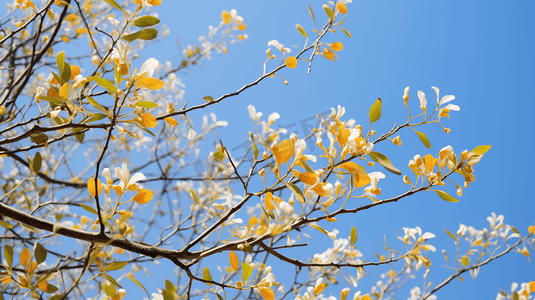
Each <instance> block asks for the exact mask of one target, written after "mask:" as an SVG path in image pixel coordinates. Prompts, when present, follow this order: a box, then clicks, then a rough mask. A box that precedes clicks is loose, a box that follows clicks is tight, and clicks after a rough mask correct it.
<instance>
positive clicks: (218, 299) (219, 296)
mask: <svg viewBox="0 0 535 300" xmlns="http://www.w3.org/2000/svg"><path fill="white" fill-rule="evenodd" d="M215 295H216V296H217V300H225V299H223V297H221V295H219V294H218V293H215Z"/></svg>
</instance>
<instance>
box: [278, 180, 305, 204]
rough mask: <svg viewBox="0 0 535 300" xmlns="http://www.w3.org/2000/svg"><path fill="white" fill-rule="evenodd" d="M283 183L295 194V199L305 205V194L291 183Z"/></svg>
mask: <svg viewBox="0 0 535 300" xmlns="http://www.w3.org/2000/svg"><path fill="white" fill-rule="evenodd" d="M283 183H284V184H285V185H286V187H288V189H290V191H292V192H293V193H294V195H295V197H296V198H297V200H299V202H301V203H305V195H304V194H303V192H302V191H301V189H299V188H298V187H297V185H295V184H293V183H291V182H283Z"/></svg>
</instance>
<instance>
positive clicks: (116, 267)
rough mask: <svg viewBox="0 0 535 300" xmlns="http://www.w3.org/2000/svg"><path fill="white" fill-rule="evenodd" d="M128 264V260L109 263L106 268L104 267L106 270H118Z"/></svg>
mask: <svg viewBox="0 0 535 300" xmlns="http://www.w3.org/2000/svg"><path fill="white" fill-rule="evenodd" d="M126 265H128V262H127V261H116V262H112V263H111V264H109V265H107V266H106V268H104V271H117V270H120V269H122V268H124V267H126Z"/></svg>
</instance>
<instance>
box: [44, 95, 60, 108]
mask: <svg viewBox="0 0 535 300" xmlns="http://www.w3.org/2000/svg"><path fill="white" fill-rule="evenodd" d="M39 100H44V101H47V102H49V103H50V107H52V108H56V106H60V105H62V104H63V100H60V99H58V98H54V97H47V96H39Z"/></svg>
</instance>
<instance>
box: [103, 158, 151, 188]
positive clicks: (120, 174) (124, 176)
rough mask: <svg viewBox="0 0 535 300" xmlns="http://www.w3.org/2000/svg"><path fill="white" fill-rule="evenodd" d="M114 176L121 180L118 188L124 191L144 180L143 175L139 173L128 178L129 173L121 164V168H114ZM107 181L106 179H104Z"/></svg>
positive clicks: (124, 165) (126, 167)
mask: <svg viewBox="0 0 535 300" xmlns="http://www.w3.org/2000/svg"><path fill="white" fill-rule="evenodd" d="M115 175H117V178H119V180H121V183H120V184H119V186H120V187H121V188H122V189H123V191H125V190H126V189H128V188H129V187H130V186H132V185H134V184H135V183H136V182H138V181H140V180H143V179H145V178H146V177H145V175H143V173H141V172H137V173H136V174H134V175H133V176H132V177H130V171H128V166H127V165H126V164H123V168H122V169H121V168H115ZM106 179H107V178H106Z"/></svg>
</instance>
